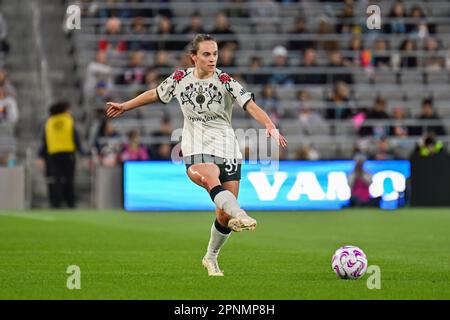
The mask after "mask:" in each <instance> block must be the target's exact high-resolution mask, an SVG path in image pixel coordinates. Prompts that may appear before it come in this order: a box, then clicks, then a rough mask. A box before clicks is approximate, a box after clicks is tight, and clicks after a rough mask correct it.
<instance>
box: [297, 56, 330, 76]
mask: <svg viewBox="0 0 450 320" xmlns="http://www.w3.org/2000/svg"><path fill="white" fill-rule="evenodd" d="M300 67H302V68H317V67H319V65H318V64H317V62H316V50H315V49H313V48H307V49H305V51H304V52H303V59H302V62H301V64H300ZM296 78H297V79H296V82H297V83H299V84H325V83H326V76H325V74H323V73H314V72H300V73H299V74H298V75H297V77H296Z"/></svg>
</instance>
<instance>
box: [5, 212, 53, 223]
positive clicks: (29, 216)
mask: <svg viewBox="0 0 450 320" xmlns="http://www.w3.org/2000/svg"><path fill="white" fill-rule="evenodd" d="M1 216H4V217H13V218H22V219H30V220H40V221H55V220H56V219H55V218H54V217H51V216H43V215H40V214H30V213H11V212H0V217H1Z"/></svg>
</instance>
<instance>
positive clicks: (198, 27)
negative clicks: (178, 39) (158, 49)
mask: <svg viewBox="0 0 450 320" xmlns="http://www.w3.org/2000/svg"><path fill="white" fill-rule="evenodd" d="M181 33H182V34H185V35H187V37H188V39H187V42H186V43H185V44H184V47H186V46H187V45H188V44H189V42H190V41H191V40H192V39H193V38H194V36H195V35H196V34H199V33H206V31H205V29H204V28H203V22H202V18H201V16H200V14H199V13H198V12H195V13H194V14H193V15H191V19H190V21H189V24H188V25H187V26H186V27H185V28H184V29H183V30H182V32H181Z"/></svg>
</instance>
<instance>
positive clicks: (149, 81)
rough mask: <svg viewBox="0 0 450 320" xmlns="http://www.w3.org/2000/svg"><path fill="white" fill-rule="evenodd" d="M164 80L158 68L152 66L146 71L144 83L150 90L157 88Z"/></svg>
mask: <svg viewBox="0 0 450 320" xmlns="http://www.w3.org/2000/svg"><path fill="white" fill-rule="evenodd" d="M163 80H164V79H163V77H161V75H160V74H159V71H158V68H156V67H150V68H148V69H147V70H146V71H145V76H144V79H143V82H142V84H143V85H145V86H146V87H147V90H149V89H151V88H156V87H157V86H158V85H159V84H160V83H161V82H162V81H163Z"/></svg>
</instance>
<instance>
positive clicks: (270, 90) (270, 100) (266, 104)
mask: <svg viewBox="0 0 450 320" xmlns="http://www.w3.org/2000/svg"><path fill="white" fill-rule="evenodd" d="M259 103H260V106H261V108H263V109H264V110H265V111H266V112H267V114H268V115H269V117H270V119H271V120H272V122H273V123H275V125H277V124H278V123H279V119H280V114H279V111H278V107H279V100H278V96H277V93H276V91H275V88H274V87H273V86H272V85H270V84H266V85H264V87H263V90H262V93H261V100H260V101H259Z"/></svg>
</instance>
